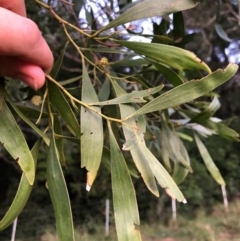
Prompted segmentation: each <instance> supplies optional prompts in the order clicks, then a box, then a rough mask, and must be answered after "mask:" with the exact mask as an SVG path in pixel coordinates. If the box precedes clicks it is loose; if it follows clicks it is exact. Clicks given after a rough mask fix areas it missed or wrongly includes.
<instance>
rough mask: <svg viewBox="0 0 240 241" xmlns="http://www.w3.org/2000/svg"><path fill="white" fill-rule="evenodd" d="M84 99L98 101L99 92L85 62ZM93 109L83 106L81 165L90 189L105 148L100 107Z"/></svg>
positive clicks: (88, 101) (90, 101) (84, 100)
mask: <svg viewBox="0 0 240 241" xmlns="http://www.w3.org/2000/svg"><path fill="white" fill-rule="evenodd" d="M82 101H83V102H84V103H92V102H98V97H97V94H96V92H95V90H94V88H93V85H92V83H91V80H90V79H89V76H88V73H87V69H86V67H85V65H84V63H83V80H82ZM92 108H93V111H92V110H89V109H87V108H86V107H83V106H81V166H82V167H86V169H87V171H88V173H87V187H86V188H87V190H90V188H91V186H92V184H93V182H94V180H95V178H96V175H97V172H98V168H99V165H100V162H101V157H102V150H103V124H102V117H101V116H100V115H99V114H97V113H101V109H100V107H97V106H94V107H92Z"/></svg>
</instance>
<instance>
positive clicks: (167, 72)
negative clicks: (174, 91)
mask: <svg viewBox="0 0 240 241" xmlns="http://www.w3.org/2000/svg"><path fill="white" fill-rule="evenodd" d="M152 64H153V65H154V66H155V67H156V68H157V69H158V70H159V72H160V73H161V74H162V75H163V76H164V77H165V78H166V79H167V80H168V81H169V82H170V83H171V84H172V85H173V86H174V87H176V86H178V85H181V84H183V83H184V82H183V80H182V79H181V77H180V76H179V75H178V74H176V73H175V72H174V71H173V70H171V69H170V68H168V67H166V66H165V65H163V64H159V63H155V62H152Z"/></svg>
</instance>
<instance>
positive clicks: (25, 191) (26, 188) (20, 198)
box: [0, 140, 41, 231]
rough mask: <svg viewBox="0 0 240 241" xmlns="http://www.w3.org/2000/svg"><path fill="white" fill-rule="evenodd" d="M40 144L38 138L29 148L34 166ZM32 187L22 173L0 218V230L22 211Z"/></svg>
mask: <svg viewBox="0 0 240 241" xmlns="http://www.w3.org/2000/svg"><path fill="white" fill-rule="evenodd" d="M40 144H41V140H38V141H37V142H36V144H35V145H34V147H33V148H32V150H31V153H32V156H33V159H34V161H35V168H36V162H37V156H38V151H39V147H40ZM32 188H33V186H32V185H30V184H29V182H28V180H27V177H26V175H25V173H23V174H22V177H21V180H20V183H19V186H18V190H17V193H16V195H15V197H14V199H13V202H12V204H11V206H10V207H9V209H8V211H7V212H6V214H5V215H4V217H3V218H2V220H0V231H2V230H4V229H6V228H7V227H8V226H9V225H11V224H12V223H13V221H14V220H15V219H16V218H17V217H18V215H19V214H20V213H21V212H22V210H23V208H24V207H25V205H26V203H27V201H28V199H29V196H30V194H31V191H32Z"/></svg>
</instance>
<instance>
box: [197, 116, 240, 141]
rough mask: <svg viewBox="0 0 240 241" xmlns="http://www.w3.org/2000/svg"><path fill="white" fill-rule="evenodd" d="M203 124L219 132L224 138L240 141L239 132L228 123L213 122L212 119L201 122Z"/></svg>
mask: <svg viewBox="0 0 240 241" xmlns="http://www.w3.org/2000/svg"><path fill="white" fill-rule="evenodd" d="M201 124H202V125H203V126H205V127H207V128H209V129H211V130H213V131H214V132H216V133H218V134H219V135H220V136H222V137H223V138H226V139H227V140H230V141H239V140H240V136H239V133H237V132H236V131H234V130H233V129H231V128H229V127H227V126H226V125H224V124H222V123H221V122H213V121H211V120H207V121H204V122H201Z"/></svg>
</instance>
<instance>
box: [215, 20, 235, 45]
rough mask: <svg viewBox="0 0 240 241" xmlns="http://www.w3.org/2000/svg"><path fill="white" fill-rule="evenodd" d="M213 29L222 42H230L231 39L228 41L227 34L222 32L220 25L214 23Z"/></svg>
mask: <svg viewBox="0 0 240 241" xmlns="http://www.w3.org/2000/svg"><path fill="white" fill-rule="evenodd" d="M215 29H216V32H217V34H218V36H219V37H220V38H221V39H223V40H225V41H227V42H232V39H230V38H229V37H228V35H227V33H226V32H225V31H224V30H223V28H222V25H221V24H219V23H216V24H215Z"/></svg>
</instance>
